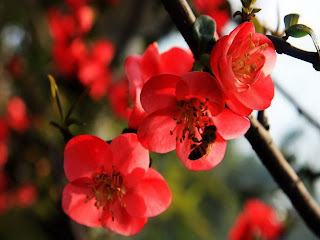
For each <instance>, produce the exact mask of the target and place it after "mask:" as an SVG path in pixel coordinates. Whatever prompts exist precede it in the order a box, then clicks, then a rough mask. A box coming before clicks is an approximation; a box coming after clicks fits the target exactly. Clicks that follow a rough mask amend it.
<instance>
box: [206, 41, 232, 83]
mask: <svg viewBox="0 0 320 240" xmlns="http://www.w3.org/2000/svg"><path fill="white" fill-rule="evenodd" d="M226 44H228V36H224V37H222V38H220V39H219V40H218V42H217V43H216V44H215V45H214V47H213V48H212V52H211V54H210V66H211V68H212V71H213V73H214V75H215V76H216V78H217V79H218V80H220V73H219V63H220V60H221V58H222V51H223V50H224V49H226V46H225V45H226Z"/></svg>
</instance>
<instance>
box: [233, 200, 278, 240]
mask: <svg viewBox="0 0 320 240" xmlns="http://www.w3.org/2000/svg"><path fill="white" fill-rule="evenodd" d="M282 231H283V225H282V223H281V222H280V220H279V218H278V217H277V215H276V212H275V210H274V209H273V208H272V207H270V206H269V205H267V204H265V203H263V202H261V201H260V200H258V199H251V200H249V201H247V202H246V204H245V206H244V210H243V211H242V212H241V213H240V214H239V216H238V218H237V220H236V223H235V224H234V225H233V227H232V229H231V230H230V232H229V239H230V240H256V239H260V240H276V239H278V238H279V237H280V235H281V233H282Z"/></svg>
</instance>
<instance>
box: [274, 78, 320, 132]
mask: <svg viewBox="0 0 320 240" xmlns="http://www.w3.org/2000/svg"><path fill="white" fill-rule="evenodd" d="M274 85H275V87H276V88H277V90H279V92H280V93H281V94H282V95H283V96H284V97H285V98H286V99H287V100H288V101H289V102H290V103H291V104H292V105H293V106H294V107H295V108H296V109H297V111H298V112H299V113H300V114H301V115H302V116H303V117H305V119H307V120H308V121H309V123H310V124H312V125H313V126H314V127H316V128H318V129H319V130H320V123H319V122H318V121H317V120H316V119H314V117H313V116H311V115H310V114H309V113H307V112H306V111H305V110H304V109H303V108H302V107H301V106H300V104H299V103H298V102H297V101H296V100H295V99H294V98H293V97H292V96H291V95H290V94H288V93H287V92H286V90H284V89H283V88H282V87H281V86H280V85H279V83H277V82H276V81H274Z"/></svg>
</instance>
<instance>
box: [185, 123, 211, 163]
mask: <svg viewBox="0 0 320 240" xmlns="http://www.w3.org/2000/svg"><path fill="white" fill-rule="evenodd" d="M216 131H217V128H216V126H214V125H210V126H206V127H205V128H204V130H203V133H202V134H201V137H202V139H201V140H200V141H199V140H196V141H195V142H200V144H198V145H197V144H192V145H191V149H192V151H191V152H190V154H189V157H188V158H189V159H190V160H198V159H200V158H202V157H203V156H205V155H207V154H208V153H209V152H210V150H211V146H212V144H213V143H214V142H215V141H216V139H217V135H216Z"/></svg>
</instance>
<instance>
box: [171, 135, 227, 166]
mask: <svg viewBox="0 0 320 240" xmlns="http://www.w3.org/2000/svg"><path fill="white" fill-rule="evenodd" d="M193 143H194V142H193V141H192V140H191V139H185V140H184V141H182V143H180V142H179V141H177V155H178V157H179V159H180V161H181V162H182V163H183V165H184V166H185V167H186V168H187V169H189V170H192V171H201V170H209V169H212V168H213V167H215V166H216V165H218V164H219V163H220V162H221V160H222V159H223V157H224V154H225V151H226V147H227V142H226V140H224V139H223V138H222V137H221V136H220V135H219V134H217V139H216V141H215V143H214V144H212V145H211V150H210V152H209V154H207V155H204V156H203V157H202V158H200V159H198V160H190V159H189V158H188V157H189V154H190V152H191V148H190V146H191V145H192V144H193Z"/></svg>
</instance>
